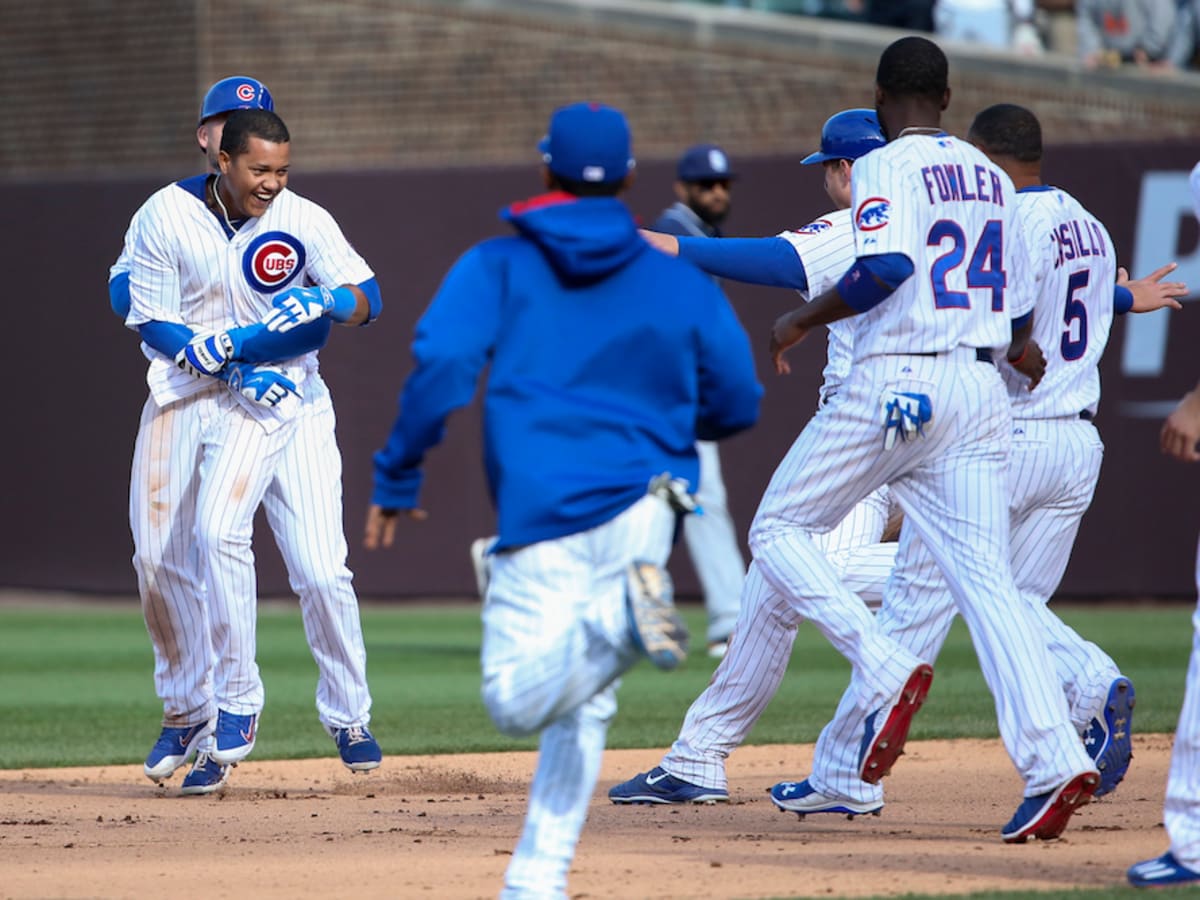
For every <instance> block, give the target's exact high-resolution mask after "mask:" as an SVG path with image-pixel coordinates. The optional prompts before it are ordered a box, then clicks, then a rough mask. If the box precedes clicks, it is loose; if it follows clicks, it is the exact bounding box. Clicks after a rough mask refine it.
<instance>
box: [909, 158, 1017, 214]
mask: <svg viewBox="0 0 1200 900" xmlns="http://www.w3.org/2000/svg"><path fill="white" fill-rule="evenodd" d="M972 168H973V169H974V171H973V172H972V173H971V174H972V175H973V176H974V177H973V178H972V177H969V176H968V174H967V173H966V172H965V171H963V166H962V165H961V164H959V163H935V164H934V165H932V166H925V167H924V168H923V169H921V177H922V178H923V179H924V180H925V190H926V192H927V193H928V194H929V202H930V203H931V204H932V203H937V202H941V203H949V202H950V201H953V200H962V201H966V200H977V201H980V202H983V203H994V204H995V205H996V206H1003V205H1004V185H1003V182H1001V181H1000V175H999V173H998V172H996V171H995V170H994V169H989V168H988V167H987V166H982V165H976V166H973V167H972ZM935 189H936V190H937V198H936V199H935V198H934V190H935Z"/></svg>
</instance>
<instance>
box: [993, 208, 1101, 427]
mask: <svg viewBox="0 0 1200 900" xmlns="http://www.w3.org/2000/svg"><path fill="white" fill-rule="evenodd" d="M1017 204H1018V207H1019V209H1020V212H1021V219H1022V222H1023V228H1024V235H1025V243H1026V246H1027V248H1028V252H1029V254H1030V266H1029V268H1030V270H1031V272H1032V273H1033V274H1034V276H1035V277H1036V278H1037V279H1038V280H1037V289H1036V291H1037V301H1036V307H1035V309H1036V312H1035V314H1034V317H1033V339H1034V340H1036V341H1037V343H1038V346H1040V347H1041V348H1042V352H1043V353H1044V354H1045V356H1046V374H1045V377H1044V378H1043V379H1042V381H1041V383H1040V384H1039V385H1038V387H1037V390H1034V391H1031V390H1029V380H1028V379H1027V378H1026V377H1025V376H1024V375H1021V374H1020V373H1018V372H1016V371H1014V370H1013V369H1011V368H1009V367H1008V366H1001V372H1002V374H1003V375H1004V380H1005V382H1006V383H1007V385H1008V393H1009V397H1010V399H1011V400H1012V405H1013V416H1014V417H1015V418H1018V419H1052V418H1059V417H1063V416H1077V415H1078V414H1079V413H1080V412H1082V411H1084V410H1086V411H1088V412H1090V413H1095V412H1096V407H1097V406H1098V405H1099V403H1100V370H1099V368H1098V367H1099V365H1100V357H1101V355H1102V354H1103V353H1104V347H1105V345H1106V344H1107V343H1108V335H1109V331H1110V330H1111V329H1112V323H1113V316H1114V311H1113V284H1114V283H1115V282H1116V280H1117V259H1116V250H1115V249H1114V248H1113V242H1112V238H1111V237H1109V234H1108V230H1107V229H1106V228H1105V227H1104V226H1103V225H1102V224H1101V223H1100V222H1099V221H1098V220H1097V219H1096V217H1095V216H1093V215H1092V214H1091V213H1089V212H1088V211H1087V210H1086V209H1084V208H1083V205H1082V204H1081V203H1080V202H1079V201H1078V200H1076V199H1075V198H1074V197H1072V196H1071V195H1070V194H1068V193H1067V192H1066V191H1062V190H1059V189H1058V188H1054V187H1050V186H1049V185H1045V186H1042V185H1039V186H1037V187H1032V188H1024V189H1022V190H1021V191H1020V192H1019V193H1018V194H1017Z"/></svg>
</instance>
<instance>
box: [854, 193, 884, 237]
mask: <svg viewBox="0 0 1200 900" xmlns="http://www.w3.org/2000/svg"><path fill="white" fill-rule="evenodd" d="M891 211H892V204H891V203H890V202H888V200H886V199H885V198H883V197H868V198H867V199H866V200H864V201H863V202H862V203H860V204H859V205H858V211H857V212H856V213H855V214H854V227H855V228H857V229H858V230H859V231H877V230H879V229H880V228H882V227H883V226H884V225H886V224H887V223H888V217H889V215H890V213H891Z"/></svg>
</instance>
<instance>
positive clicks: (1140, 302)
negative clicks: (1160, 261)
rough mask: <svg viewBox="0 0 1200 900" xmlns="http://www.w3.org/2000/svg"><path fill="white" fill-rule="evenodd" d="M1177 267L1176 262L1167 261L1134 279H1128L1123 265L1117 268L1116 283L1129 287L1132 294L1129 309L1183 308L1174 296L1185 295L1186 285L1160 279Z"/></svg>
mask: <svg viewBox="0 0 1200 900" xmlns="http://www.w3.org/2000/svg"><path fill="white" fill-rule="evenodd" d="M1177 268H1179V266H1178V264H1176V263H1173V262H1172V263H1167V264H1166V265H1165V266H1162V267H1161V268H1158V269H1155V270H1154V271H1153V272H1151V273H1150V274H1149V275H1147V276H1146V277H1145V278H1139V279H1137V280H1136V281H1130V280H1129V272H1127V271H1126V270H1125V267H1124V266H1122V267H1120V268H1118V269H1117V284H1119V285H1121V286H1122V287H1126V288H1129V291H1130V293H1132V294H1133V306H1132V307H1131V308H1130V310H1129V311H1130V312H1135V313H1143V312H1153V311H1154V310H1156V309H1162V308H1163V307H1164V306H1167V307H1170V308H1171V309H1183V305H1182V304H1181V303H1180V302H1179V300H1177V299H1176V298H1177V297H1186V296H1187V294H1188V289H1187V285H1186V284H1184V283H1183V282H1182V281H1163V280H1162V279H1163V278H1165V277H1166V276H1167V275H1170V274H1171V273H1172V272H1174V271H1175V270H1176V269H1177Z"/></svg>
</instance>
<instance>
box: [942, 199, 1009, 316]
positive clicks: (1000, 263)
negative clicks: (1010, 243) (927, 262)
mask: <svg viewBox="0 0 1200 900" xmlns="http://www.w3.org/2000/svg"><path fill="white" fill-rule="evenodd" d="M947 240H948V241H950V248H949V249H948V250H946V252H944V253H943V254H942V255H941V256H939V257H938V258H937V259H935V260H934V261H933V266H932V267H931V268H930V270H929V278H930V281H931V282H932V283H933V304H934V306H935V307H937V308H938V309H970V308H971V297H970V295H969V294H968V293H967V292H966V291H955V290H951V289H950V287H949V285H948V284H947V283H946V281H947V279H949V278H950V277H951V276H952V275H953V273H954V271H955V270H956V269H958V268H959V267H960V266H961V265H962V264H963V260H964V259H966V258H967V247H968V246H969V243H970V242H969V241H968V239H967V235H966V233H965V232H964V231H963V228H962V225H960V224H959V223H958V222H955V221H954V220H953V219H939V220H938V221H936V222H934V223H933V227H932V228H930V229H929V237H928V238H927V239H926V241H925V243H926V245H927V246H929V247H940V246H941V245H942V244H943V243H944V242H945V241H947ZM966 276H967V287H968V288H984V289H986V290H989V291H991V294H992V311H993V312H1003V311H1004V288H1005V286H1006V285H1007V284H1008V277H1007V275H1006V274H1005V272H1004V223H1003V222H1001V221H1000V220H998V219H990V220H989V221H988V222H987V223H986V224H985V225H984V226H983V230H982V232H981V233H980V235H979V239H978V240H977V241H975V246H974V249H973V250H972V251H971V258H970V260H969V261H968V262H967V271H966Z"/></svg>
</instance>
